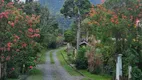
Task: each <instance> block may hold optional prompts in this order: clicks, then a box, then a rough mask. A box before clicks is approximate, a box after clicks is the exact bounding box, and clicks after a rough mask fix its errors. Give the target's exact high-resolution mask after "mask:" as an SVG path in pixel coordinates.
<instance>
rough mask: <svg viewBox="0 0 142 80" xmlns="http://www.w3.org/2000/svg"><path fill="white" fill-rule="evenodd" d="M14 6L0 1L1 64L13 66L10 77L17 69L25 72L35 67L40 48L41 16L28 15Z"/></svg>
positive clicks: (9, 70) (2, 0) (9, 72)
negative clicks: (38, 41)
mask: <svg viewBox="0 0 142 80" xmlns="http://www.w3.org/2000/svg"><path fill="white" fill-rule="evenodd" d="M13 5H14V3H13V2H9V3H7V4H5V2H4V0H1V1H0V26H1V27H0V32H1V33H0V37H1V38H0V63H2V64H3V63H5V64H6V63H7V64H8V65H11V66H10V67H9V66H8V68H9V69H8V70H7V71H8V72H7V74H9V75H10V74H12V71H14V70H16V69H19V68H20V69H23V70H24V71H25V70H28V69H30V68H32V66H34V65H35V62H36V59H37V57H36V53H37V52H36V50H37V49H38V46H39V45H38V43H37V42H36V38H39V37H40V34H39V32H40V30H39V29H38V26H37V24H38V23H39V22H40V16H36V15H26V14H24V13H23V11H22V10H21V9H17V8H16V7H14V6H13ZM5 67H6V66H5ZM4 73H5V72H4Z"/></svg>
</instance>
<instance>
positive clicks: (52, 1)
mask: <svg viewBox="0 0 142 80" xmlns="http://www.w3.org/2000/svg"><path fill="white" fill-rule="evenodd" d="M64 1H65V0H39V2H40V4H42V5H47V6H48V9H49V10H50V12H51V14H56V13H59V12H60V9H61V8H62V6H63V4H64ZM90 2H91V3H92V4H94V5H96V4H100V3H101V0H90Z"/></svg>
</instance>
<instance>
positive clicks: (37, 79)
mask: <svg viewBox="0 0 142 80" xmlns="http://www.w3.org/2000/svg"><path fill="white" fill-rule="evenodd" d="M29 75H30V76H29V77H28V78H27V79H26V80H43V73H42V72H41V71H40V70H38V69H36V68H34V69H32V70H31V71H30V72H29Z"/></svg>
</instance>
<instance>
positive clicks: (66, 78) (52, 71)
mask: <svg viewBox="0 0 142 80" xmlns="http://www.w3.org/2000/svg"><path fill="white" fill-rule="evenodd" d="M57 51H58V50H54V51H53V53H52V54H53V59H54V61H55V64H51V63H50V51H49V52H47V55H46V59H47V60H46V63H45V64H42V65H38V68H39V69H41V70H42V72H43V74H44V75H43V80H81V79H82V77H79V76H71V75H70V74H69V73H68V72H67V71H66V70H65V69H64V68H63V67H62V66H61V64H60V62H59V60H58V58H57V56H56V52H57Z"/></svg>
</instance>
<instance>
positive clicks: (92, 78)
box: [57, 50, 111, 80]
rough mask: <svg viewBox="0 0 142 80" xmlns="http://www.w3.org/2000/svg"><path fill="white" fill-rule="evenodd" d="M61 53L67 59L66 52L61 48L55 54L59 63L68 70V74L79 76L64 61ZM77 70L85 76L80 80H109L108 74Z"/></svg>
mask: <svg viewBox="0 0 142 80" xmlns="http://www.w3.org/2000/svg"><path fill="white" fill-rule="evenodd" d="M61 53H62V54H63V56H64V57H65V58H66V60H68V59H67V55H66V52H65V51H64V50H61V51H60V52H58V54H57V56H58V59H59V61H60V63H61V65H62V66H63V67H64V68H65V69H66V71H68V72H69V74H71V75H74V76H76V75H78V76H79V75H80V74H79V73H77V72H76V71H74V70H73V69H72V68H71V67H70V66H68V65H67V63H66V62H65V61H64V59H63V57H62V55H61ZM68 62H69V61H68ZM79 72H81V73H83V74H84V76H85V78H83V79H82V80H111V77H110V76H101V75H95V74H91V73H89V72H88V71H87V70H79Z"/></svg>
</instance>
